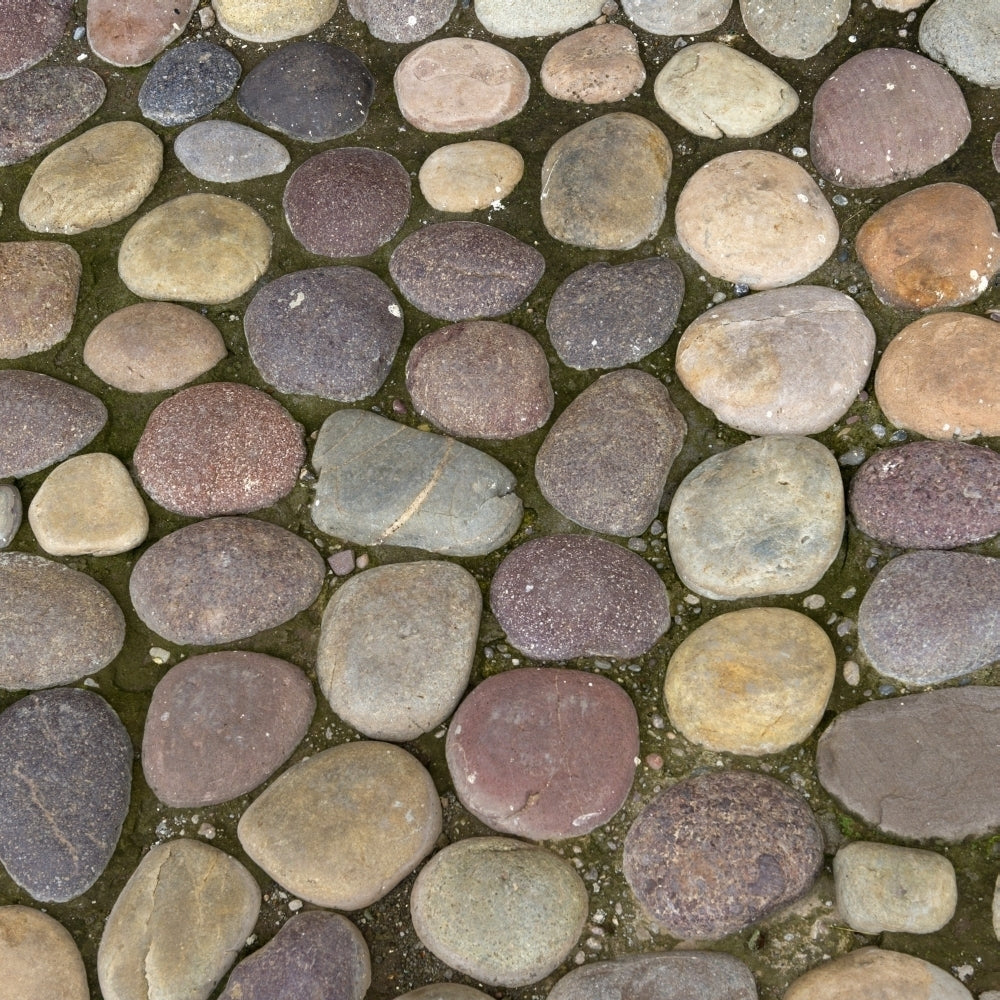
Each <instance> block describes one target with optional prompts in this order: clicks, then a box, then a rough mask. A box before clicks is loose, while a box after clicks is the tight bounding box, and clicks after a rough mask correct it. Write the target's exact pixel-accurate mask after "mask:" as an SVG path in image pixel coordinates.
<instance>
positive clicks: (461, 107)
mask: <svg viewBox="0 0 1000 1000" xmlns="http://www.w3.org/2000/svg"><path fill="white" fill-rule="evenodd" d="M591 2H592V0H591ZM476 13H477V14H478V13H479V10H478V8H477V10H476ZM392 84H393V87H394V89H395V92H396V101H397V102H398V104H399V111H400V114H402V116H403V117H404V118H405V119H406V120H407V121H408V122H409V123H410V124H411V125H412V126H413V127H414V128H418V129H420V130H421V131H423V132H448V133H458V132H475V131H476V130H478V129H482V128H489V127H490V126H491V125H499V124H500V122H505V121H507V120H508V119H510V118H513V117H514V116H515V115H517V114H518V113H519V112H520V111H521V109H522V108H523V107H524V105H525V104H526V103H527V100H528V92H529V90H530V89H531V77H530V76H529V75H528V71H527V69H525V67H524V64H523V63H522V62H521V60H520V59H518V58H517V56H515V55H513V54H511V53H510V52H508V51H507V50H506V49H502V48H500V46H499V45H494V44H493V43H492V42H484V41H482V40H481V39H477V38H438V39H436V40H435V41H432V42H424V44H423V45H421V46H420V47H419V48H416V49H413V50H412V51H411V52H408V53H407V54H406V55H405V56H404V57H403V59H402V60H401V61H400V63H399V66H397V67H396V72H395V75H394V76H393V79H392Z"/></svg>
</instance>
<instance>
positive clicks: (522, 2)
mask: <svg viewBox="0 0 1000 1000" xmlns="http://www.w3.org/2000/svg"><path fill="white" fill-rule="evenodd" d="M602 7H603V4H602V0H548V2H547V3H544V4H538V3H535V2H534V0H478V3H477V4H476V7H475V11H476V17H477V18H479V23H480V24H481V25H482V26H483V27H484V28H485V29H486V30H487V31H489V32H491V33H492V34H494V35H500V36H502V37H505V38H531V37H535V36H539V35H561V34H563V32H566V31H574V30H575V29H576V28H582V27H583V26H584V25H585V24H586V23H587V22H588V21H593V20H594V19H595V18H596V17H598V16H599V15H600V13H601V10H602Z"/></svg>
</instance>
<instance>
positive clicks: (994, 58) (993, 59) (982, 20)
mask: <svg viewBox="0 0 1000 1000" xmlns="http://www.w3.org/2000/svg"><path fill="white" fill-rule="evenodd" d="M997 24H1000V0H935V2H934V3H932V4H931V5H930V7H928V8H927V10H926V12H925V13H924V16H923V17H922V18H921V19H920V34H919V36H918V37H919V39H920V47H921V48H922V49H923V50H924V52H926V53H927V54H928V55H929V56H930V57H931V58H932V59H936V60H937V61H938V62H943V63H944V64H945V66H947V67H948V69H950V70H951V71H952V72H953V73H957V74H958V75H959V76H964V77H965V78H966V79H967V80H971V81H972V82H973V83H975V84H978V85H979V86H980V87H1000V52H998V50H997Z"/></svg>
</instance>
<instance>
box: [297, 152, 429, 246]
mask: <svg viewBox="0 0 1000 1000" xmlns="http://www.w3.org/2000/svg"><path fill="white" fill-rule="evenodd" d="M282 205H283V207H284V210H285V219H286V220H287V222H288V228H289V229H291V231H292V235H293V236H294V237H295V238H296V239H297V240H298V241H299V242H300V243H301V244H302V245H303V246H304V247H305V248H306V249H307V250H308V251H309V252H310V253H315V254H321V255H323V256H325V257H367V256H368V255H369V254H371V253H374V252H375V251H376V250H377V249H378V248H379V247H380V246H384V245H385V244H386V243H388V242H389V240H391V239H392V238H393V236H395V235H396V233H398V232H399V229H400V226H402V225H403V223H404V222H405V221H406V216H407V215H408V214H409V211H410V175H409V174H408V173H407V171H406V168H405V167H404V166H403V165H402V164H401V163H400V162H399V160H397V159H396V157H394V156H392V155H391V154H389V153H383V152H382V151H381V150H378V149H365V148H363V147H357V146H349V147H341V148H339V149H327V150H324V151H323V152H322V153H317V154H316V155H315V156H311V157H310V158H309V159H308V160H306V161H305V163H303V164H302V165H301V166H300V167H298V168H297V169H296V171H295V173H293V174H292V176H291V177H290V178H289V181H288V184H287V185H286V187H285V193H284V195H283V196H282Z"/></svg>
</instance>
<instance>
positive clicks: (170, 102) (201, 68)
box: [139, 40, 243, 125]
mask: <svg viewBox="0 0 1000 1000" xmlns="http://www.w3.org/2000/svg"><path fill="white" fill-rule="evenodd" d="M242 71H243V70H242V67H241V66H240V61H239V59H237V58H236V56H234V55H233V54H232V52H230V51H229V50H228V49H226V48H223V47H222V46H221V45H215V44H213V43H212V42H205V41H200V40H199V41H194V42H188V43H187V44H185V45H180V46H178V47H177V48H175V49H170V50H169V51H168V52H167V53H166V54H165V55H163V56H161V57H160V58H159V59H158V60H157V62H156V63H155V65H154V66H153V68H152V69H151V70H150V71H149V72H148V73H147V74H146V79H145V80H143V82H142V86H141V87H140V88H139V110H140V111H141V112H142V114H143V116H144V117H146V118H149V119H150V120H151V121H154V122H157V123H158V124H160V125H186V124H187V123H188V122H193V121H194V120H195V119H196V118H204V116H205V115H207V114H211V113H212V112H213V111H214V110H215V109H216V108H217V107H218V106H219V105H220V104H221V103H222V102H223V101H224V100H225V99H226V98H227V97H229V96H230V95H231V94H232V92H233V91H234V90H235V89H236V83H237V81H238V80H239V78H240V74H241V73H242Z"/></svg>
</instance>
